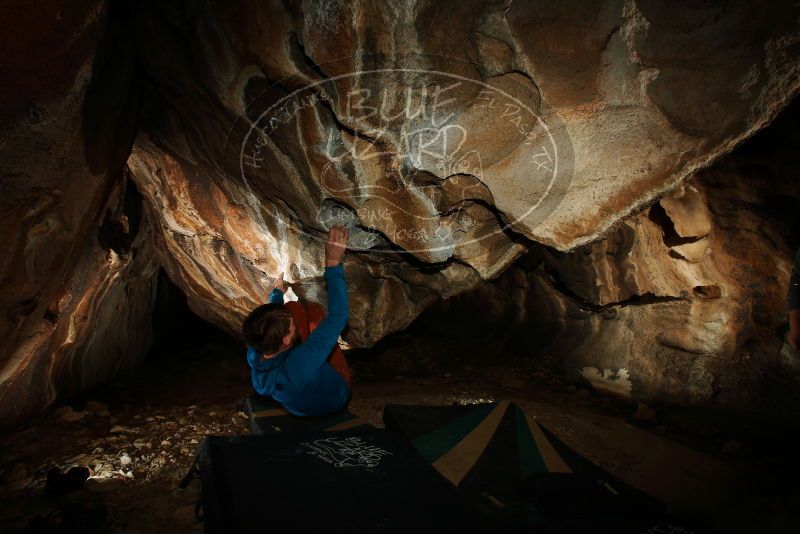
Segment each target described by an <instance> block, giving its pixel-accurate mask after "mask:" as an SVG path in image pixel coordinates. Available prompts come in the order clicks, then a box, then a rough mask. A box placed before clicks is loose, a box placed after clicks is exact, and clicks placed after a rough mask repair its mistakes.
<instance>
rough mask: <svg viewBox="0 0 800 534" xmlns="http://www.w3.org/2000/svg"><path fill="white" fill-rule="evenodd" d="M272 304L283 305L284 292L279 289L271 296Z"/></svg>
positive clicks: (270, 301) (273, 291)
mask: <svg viewBox="0 0 800 534" xmlns="http://www.w3.org/2000/svg"><path fill="white" fill-rule="evenodd" d="M269 303H270V304H283V292H282V291H281V290H280V289H278V288H277V287H276V288H275V289H273V290H272V292H271V293H270V294H269Z"/></svg>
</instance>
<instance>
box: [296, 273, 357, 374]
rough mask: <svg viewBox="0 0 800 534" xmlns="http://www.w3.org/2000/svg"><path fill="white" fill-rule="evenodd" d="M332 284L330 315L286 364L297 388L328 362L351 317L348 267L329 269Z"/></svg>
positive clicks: (329, 288)
mask: <svg viewBox="0 0 800 534" xmlns="http://www.w3.org/2000/svg"><path fill="white" fill-rule="evenodd" d="M325 280H326V281H327V282H328V315H327V316H326V317H325V318H324V319H323V320H322V321H320V323H319V325H317V327H316V328H315V329H314V331H313V332H311V334H310V335H309V336H308V338H306V340H305V341H304V342H303V343H302V344H300V345H298V346H297V347H295V348H294V349H293V350H292V352H291V354H290V357H289V359H288V360H287V361H286V368H285V370H286V373H287V375H288V377H289V379H290V380H291V381H292V382H293V383H295V384H302V383H305V382H307V381H308V380H309V379H310V378H311V377H312V376H314V374H315V373H316V372H317V370H318V369H319V368H320V367H321V366H322V365H323V364H324V363H325V361H326V360H327V359H328V355H329V354H330V353H331V350H332V349H333V347H334V345H336V342H337V341H338V339H339V334H341V332H342V330H343V329H344V327H345V325H346V324H347V319H348V316H349V303H348V299H347V285H346V284H345V281H344V266H343V265H341V264H340V265H337V266H336V267H326V268H325Z"/></svg>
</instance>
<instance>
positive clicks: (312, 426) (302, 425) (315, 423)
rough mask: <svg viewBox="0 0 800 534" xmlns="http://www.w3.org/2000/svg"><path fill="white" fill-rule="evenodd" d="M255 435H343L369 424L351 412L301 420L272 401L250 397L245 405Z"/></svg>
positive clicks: (344, 411)
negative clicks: (335, 433) (310, 433)
mask: <svg viewBox="0 0 800 534" xmlns="http://www.w3.org/2000/svg"><path fill="white" fill-rule="evenodd" d="M244 406H245V411H246V413H247V417H248V418H249V419H250V433H251V434H275V433H278V432H320V431H328V432H340V431H342V430H348V429H351V428H357V427H360V426H362V425H367V424H368V423H367V422H366V421H365V420H363V419H361V418H360V417H356V416H355V415H353V414H352V413H350V412H349V411H347V410H342V411H340V412H337V413H334V414H330V415H325V416H322V417H298V416H296V415H292V414H290V413H289V412H287V411H286V410H285V409H284V408H283V407H282V406H281V405H280V404H279V403H278V402H276V401H275V400H273V399H272V398H271V397H264V396H262V395H256V394H253V395H250V396H249V397H248V398H247V399H246V400H245V403H244Z"/></svg>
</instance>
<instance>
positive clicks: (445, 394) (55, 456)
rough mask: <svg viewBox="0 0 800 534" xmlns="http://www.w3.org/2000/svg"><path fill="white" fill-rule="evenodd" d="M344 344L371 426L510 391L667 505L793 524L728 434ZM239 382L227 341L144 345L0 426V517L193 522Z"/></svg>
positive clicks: (568, 389)
mask: <svg viewBox="0 0 800 534" xmlns="http://www.w3.org/2000/svg"><path fill="white" fill-rule="evenodd" d="M358 354H359V355H358V358H353V359H351V363H352V366H353V368H354V370H355V372H356V376H355V381H354V389H353V400H352V402H351V405H350V409H351V411H352V412H353V413H355V414H357V415H359V416H361V417H363V418H365V419H367V420H368V421H369V422H370V423H372V424H375V425H376V426H382V425H381V412H382V409H383V405H384V404H386V403H388V402H392V403H407V404H451V403H453V402H479V401H481V400H498V399H510V400H513V401H514V402H516V403H517V404H519V405H520V406H521V407H522V408H523V409H524V410H525V411H526V412H527V413H528V414H530V415H535V416H536V417H537V418H538V420H540V421H541V422H542V423H543V424H544V425H545V426H546V427H548V428H549V429H550V430H552V431H553V432H555V433H556V434H557V435H558V436H559V437H560V438H561V439H562V440H563V441H565V442H566V443H567V444H569V445H570V446H571V447H573V448H574V449H575V450H576V451H578V452H579V453H581V454H583V455H584V456H586V457H588V458H589V459H591V460H592V461H594V462H595V463H597V464H598V465H600V466H601V467H603V468H604V469H606V470H608V471H609V472H611V473H612V474H614V475H616V476H617V477H619V478H620V479H622V480H624V481H625V482H628V483H630V484H632V485H634V486H636V487H638V488H640V489H642V490H645V491H647V492H649V493H651V494H653V495H655V496H656V497H659V498H661V499H662V500H664V501H665V502H666V503H667V505H668V507H669V509H670V511H671V512H673V513H676V514H679V515H681V516H683V517H685V518H689V519H692V520H697V521H700V522H702V523H704V524H706V525H708V526H710V527H713V528H714V529H716V530H719V531H721V532H797V531H800V515H799V512H798V510H800V494H798V490H797V489H796V487H792V486H791V485H790V484H791V480H790V479H789V476H790V475H789V473H787V472H786V470H785V469H783V468H781V466H780V464H779V461H778V460H777V459H774V458H765V457H764V456H763V455H761V454H757V453H754V452H752V451H751V450H749V449H748V448H747V447H745V446H743V445H741V444H738V443H737V442H732V441H730V440H728V441H725V440H724V438H720V437H719V436H715V437H712V438H704V437H703V435H702V433H697V432H693V433H689V434H687V433H682V432H680V431H675V430H674V429H673V428H672V425H668V424H664V423H661V422H659V421H658V420H656V421H655V422H653V421H650V422H641V421H638V420H636V419H634V418H633V417H632V413H633V408H632V407H631V406H629V405H627V404H624V403H621V402H618V401H614V400H612V399H608V398H604V397H600V396H597V395H595V394H593V393H591V392H589V391H588V390H582V389H580V388H575V387H573V386H568V385H565V384H563V383H561V382H559V381H558V380H557V379H555V378H552V377H550V376H548V375H546V374H545V373H542V372H539V371H537V370H535V369H531V368H525V367H524V366H520V365H515V364H513V363H508V362H506V363H504V362H502V361H501V362H499V363H498V361H494V363H493V364H492V365H488V364H481V362H468V363H466V364H464V362H458V363H457V364H455V363H454V365H452V366H449V367H448V366H444V367H442V366H441V365H438V366H437V368H436V370H435V374H431V373H428V374H427V375H425V374H424V373H419V372H417V373H416V374H417V375H418V376H408V375H397V374H392V372H391V371H390V370H387V369H385V368H383V367H381V366H376V365H374V364H373V363H372V361H370V358H369V351H360V352H359V353H358ZM415 354H419V353H418V352H415ZM412 374H413V373H412ZM248 393H249V385H248V371H247V368H246V364H244V361H243V355H241V349H239V348H238V347H237V346H235V345H231V344H230V343H227V344H225V343H218V344H214V343H211V344H208V345H206V346H205V348H204V349H202V350H193V351H190V352H184V353H181V354H179V355H178V356H177V357H176V356H175V355H173V356H171V357H163V358H160V357H158V355H154V356H151V357H150V358H149V359H148V360H147V361H146V362H145V364H143V365H142V366H140V367H139V368H137V369H134V370H132V371H130V372H128V373H127V374H125V375H123V376H121V377H120V378H118V379H116V380H114V381H113V382H111V383H109V384H106V385H104V386H102V387H100V388H98V389H96V390H94V391H92V392H91V393H90V394H88V395H86V396H84V397H83V398H80V399H75V400H73V401H72V402H71V403H70V404H64V405H60V406H56V407H55V408H54V409H53V410H51V411H50V413H49V414H47V415H44V416H42V417H39V418H37V419H35V420H31V421H30V422H29V423H28V424H27V425H26V426H24V427H22V428H20V429H18V430H16V431H14V432H12V433H9V434H6V435H4V436H2V437H0V451H2V452H0V469H2V471H1V472H0V480H2V482H0V484H1V485H0V497H1V499H0V525H2V528H0V530H3V531H12V532H13V531H20V532H21V531H72V529H75V528H78V529H80V530H81V531H83V532H93V531H95V532H109V531H110V532H200V531H202V524H201V523H198V522H196V521H195V520H194V503H195V502H196V500H197V498H198V495H199V483H198V482H197V481H193V482H192V483H191V485H190V486H189V488H188V489H187V490H185V491H181V490H179V489H177V486H178V484H179V482H180V480H181V479H182V477H183V476H184V474H185V473H186V471H187V469H188V468H189V466H190V465H191V462H192V459H193V456H194V453H195V450H196V448H197V444H198V442H199V441H200V440H201V439H202V437H203V436H204V435H206V434H247V433H248V423H247V420H246V418H245V417H244V414H243V413H242V412H241V411H240V405H239V402H240V401H241V400H242V399H243V398H244V397H245V396H246V395H247V394H248ZM723 444H724V445H723ZM723 449H724V452H723ZM53 466H59V467H61V468H62V469H64V470H66V469H67V468H69V467H71V466H86V467H88V468H90V469H91V472H92V474H93V477H92V479H90V481H89V483H88V484H87V487H86V488H84V489H82V490H77V491H72V492H69V493H65V494H63V495H49V494H45V491H44V487H45V481H46V478H47V471H48V469H50V468H51V467H53Z"/></svg>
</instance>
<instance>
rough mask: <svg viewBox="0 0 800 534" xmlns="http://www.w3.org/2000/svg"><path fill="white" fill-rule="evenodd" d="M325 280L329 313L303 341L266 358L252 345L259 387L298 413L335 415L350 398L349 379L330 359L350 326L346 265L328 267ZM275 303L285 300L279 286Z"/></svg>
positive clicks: (254, 375)
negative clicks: (345, 379)
mask: <svg viewBox="0 0 800 534" xmlns="http://www.w3.org/2000/svg"><path fill="white" fill-rule="evenodd" d="M325 280H326V281H327V282H328V314H327V316H326V317H325V318H324V319H323V320H322V321H320V323H319V324H318V325H317V327H316V328H315V329H314V331H313V332H311V334H309V336H308V338H306V340H305V341H304V342H302V343H299V344H297V345H295V346H294V347H292V348H290V349H289V350H285V351H283V352H281V353H279V354H278V355H277V356H275V357H273V358H270V359H267V360H265V359H263V358H262V354H261V353H260V352H258V351H256V350H255V349H254V348H253V347H248V348H247V363H248V364H250V368H251V372H250V377H251V379H252V382H253V387H254V388H255V390H256V391H257V392H258V393H260V394H261V395H268V396H270V397H272V398H273V399H275V400H276V401H278V402H280V403H281V404H282V405H283V407H284V408H286V410H287V411H288V412H289V413H292V414H294V415H326V414H329V413H333V412H336V411H339V410H341V409H342V408H344V407H345V405H346V404H347V400H348V398H349V397H350V388H348V386H347V383H346V382H345V381H344V379H343V378H342V376H341V375H340V374H339V373H337V372H336V371H335V370H334V369H333V367H331V366H330V365H329V364H328V362H327V361H326V360H327V359H328V355H330V353H331V350H332V349H333V347H334V345H335V344H336V343H337V341H338V339H339V334H340V333H341V332H342V329H344V326H345V324H347V318H348V307H349V305H348V299H347V286H346V284H345V281H344V267H343V266H342V265H341V264H340V265H337V266H335V267H326V268H325ZM270 302H276V303H283V293H281V292H280V291H279V290H278V289H274V290H273V291H272V294H271V295H270Z"/></svg>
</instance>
